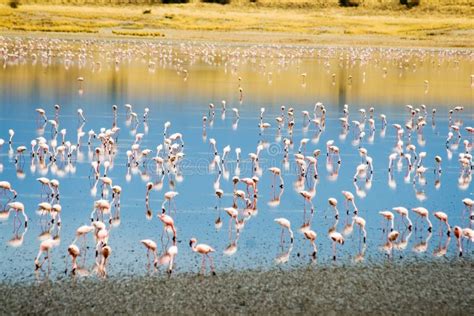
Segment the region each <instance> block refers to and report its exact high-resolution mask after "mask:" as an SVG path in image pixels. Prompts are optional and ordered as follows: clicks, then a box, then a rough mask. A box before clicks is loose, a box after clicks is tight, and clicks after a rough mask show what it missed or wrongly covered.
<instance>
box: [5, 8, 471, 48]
mask: <svg viewBox="0 0 474 316" xmlns="http://www.w3.org/2000/svg"><path fill="white" fill-rule="evenodd" d="M0 1H2V0H0ZM433 1H434V2H436V1H438V2H442V1H443V0H433ZM99 2H100V1H99ZM76 3H80V1H76ZM364 3H365V5H364V6H362V7H358V8H340V7H338V6H337V3H336V2H334V3H333V2H332V1H320V0H314V1H310V0H292V1H290V0H282V1H277V0H259V1H258V2H257V3H250V2H248V1H244V0H235V1H233V2H232V4H231V5H225V6H223V5H216V4H204V3H199V2H197V3H196V2H193V3H189V4H180V5H156V6H147V5H141V6H139V5H136V6H133V5H131V6H130V5H129V6H113V5H112V6H107V7H104V6H90V5H88V6H78V5H74V6H72V5H71V6H68V5H47V4H44V5H39V4H31V5H21V6H20V7H19V8H17V9H12V8H10V7H9V6H7V5H0V30H2V29H3V30H13V31H16V30H22V31H52V32H55V31H59V32H101V33H105V34H107V33H109V34H110V35H127V36H155V35H151V34H153V33H154V32H157V34H158V33H159V34H166V30H167V29H170V30H189V31H223V32H229V31H243V32H245V31H263V32H280V33H288V34H294V33H298V34H300V35H305V34H306V35H317V34H322V33H324V34H328V35H344V34H346V35H351V34H353V35H382V36H392V37H398V38H402V37H407V36H409V37H410V38H413V39H425V38H426V37H427V36H430V39H431V40H436V39H437V37H440V39H439V40H444V41H449V42H453V41H455V42H456V41H457V42H462V43H460V45H462V46H466V45H467V46H470V45H471V46H472V44H473V42H474V40H472V39H471V40H469V39H468V38H464V39H463V38H456V37H455V35H453V34H455V33H456V32H458V31H465V30H474V22H473V21H474V6H473V5H472V4H470V3H469V2H465V1H464V0H454V1H450V2H449V3H454V5H449V6H442V8H441V7H440V6H438V9H437V10H435V11H434V10H433V9H434V7H433V6H434V5H433V3H431V4H429V5H422V6H420V7H418V8H415V9H411V10H407V9H406V8H405V7H403V6H399V5H393V4H392V5H387V4H385V5H384V4H380V2H378V1H373V2H371V1H370V0H368V1H364ZM422 3H425V2H422ZM145 7H146V8H151V13H150V14H143V9H144V8H145ZM308 8H311V9H308ZM135 30H137V32H135ZM124 33H127V34H124ZM147 33H150V34H148V35H144V34H147ZM450 35H451V36H453V38H448V37H449V36H450ZM298 40H299V41H301V38H299V39H298Z"/></svg>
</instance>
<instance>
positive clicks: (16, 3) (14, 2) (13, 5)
mask: <svg viewBox="0 0 474 316" xmlns="http://www.w3.org/2000/svg"><path fill="white" fill-rule="evenodd" d="M8 5H9V6H10V8H13V9H16V8H18V6H19V5H20V0H10V2H8Z"/></svg>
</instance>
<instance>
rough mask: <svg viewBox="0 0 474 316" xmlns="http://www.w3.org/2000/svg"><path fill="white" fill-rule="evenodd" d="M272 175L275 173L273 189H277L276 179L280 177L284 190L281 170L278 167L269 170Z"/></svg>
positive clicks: (281, 186)
mask: <svg viewBox="0 0 474 316" xmlns="http://www.w3.org/2000/svg"><path fill="white" fill-rule="evenodd" d="M268 170H269V171H270V172H271V173H273V182H272V188H273V187H275V178H276V177H277V176H278V177H280V188H281V189H283V184H284V182H283V177H282V176H281V170H280V168H277V167H270V168H269V169H268Z"/></svg>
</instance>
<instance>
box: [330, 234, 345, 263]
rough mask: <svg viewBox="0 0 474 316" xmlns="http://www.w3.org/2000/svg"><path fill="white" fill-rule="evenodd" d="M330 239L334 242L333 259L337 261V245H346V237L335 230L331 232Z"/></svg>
mask: <svg viewBox="0 0 474 316" xmlns="http://www.w3.org/2000/svg"><path fill="white" fill-rule="evenodd" d="M329 238H330V239H331V240H332V251H333V256H332V259H333V260H336V244H341V245H344V237H343V236H342V234H341V233H339V232H337V231H336V230H335V229H334V228H332V229H331V230H330V231H329Z"/></svg>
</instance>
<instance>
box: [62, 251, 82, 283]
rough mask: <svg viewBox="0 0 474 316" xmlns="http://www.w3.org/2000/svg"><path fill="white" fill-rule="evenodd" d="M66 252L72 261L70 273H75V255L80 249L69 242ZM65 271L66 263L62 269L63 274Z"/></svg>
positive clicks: (79, 252) (77, 255)
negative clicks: (63, 269)
mask: <svg viewBox="0 0 474 316" xmlns="http://www.w3.org/2000/svg"><path fill="white" fill-rule="evenodd" d="M67 252H68V254H69V256H70V257H71V261H72V267H71V273H72V274H73V275H75V274H76V269H77V257H79V256H80V255H81V251H80V250H79V247H78V246H76V245H75V244H71V245H69V247H68V248H67ZM66 273H67V265H66V270H65V271H64V274H66Z"/></svg>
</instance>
